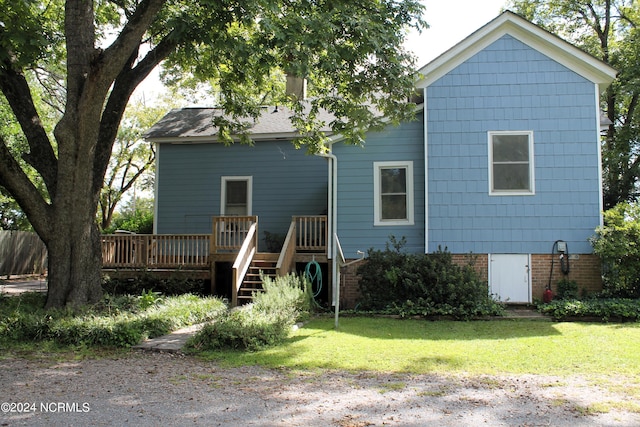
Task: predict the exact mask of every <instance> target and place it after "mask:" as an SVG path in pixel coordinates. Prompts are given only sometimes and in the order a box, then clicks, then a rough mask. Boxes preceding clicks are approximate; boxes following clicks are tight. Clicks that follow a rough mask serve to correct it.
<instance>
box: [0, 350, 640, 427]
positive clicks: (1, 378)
mask: <svg viewBox="0 0 640 427" xmlns="http://www.w3.org/2000/svg"><path fill="white" fill-rule="evenodd" d="M607 384H608V385H609V386H607V387H600V386H598V385H595V384H593V383H591V382H588V381H586V380H584V379H581V378H577V377H576V378H570V379H567V378H555V377H548V376H532V375H527V376H481V377H468V376H439V375H418V376H411V375H405V374H384V375H380V374H372V373H345V372H335V371H331V372H327V371H317V372H297V371H291V370H288V369H280V370H269V369H263V368H258V367H244V368H234V369H228V368H221V367H219V366H217V365H216V364H215V363H212V362H204V361H200V360H198V359H195V358H192V357H188V356H183V355H179V354H168V353H154V352H139V351H138V352H136V351H133V352H131V354H130V355H127V356H124V357H122V358H120V359H98V360H82V361H78V362H68V361H67V362H55V361H51V360H25V359H16V358H12V359H1V360H0V396H2V397H1V398H0V402H3V404H2V412H1V413H0V425H1V426H20V425H28V426H73V425H75V426H85V425H93V426H108V425H119V426H122V425H135V426H158V425H206V426H342V427H347V426H381V425H385V426H425V425H438V426H472V425H473V426H477V425H489V426H638V425H640V414H638V413H629V412H624V411H622V410H610V411H609V412H607V413H594V412H593V411H590V410H588V409H587V408H594V406H593V405H594V404H606V405H608V406H611V405H612V402H620V401H623V400H625V399H627V397H626V396H625V395H624V394H623V393H624V390H625V388H626V387H628V386H632V387H636V389H637V387H638V385H637V381H635V383H633V384H631V383H629V384H627V383H626V382H625V380H624V379H611V378H608V379H607ZM612 384H615V385H616V386H617V387H611V385H612ZM609 389H612V390H615V391H616V393H617V394H616V393H614V392H612V391H610V390H609ZM636 395H637V392H636ZM11 411H13V412H11Z"/></svg>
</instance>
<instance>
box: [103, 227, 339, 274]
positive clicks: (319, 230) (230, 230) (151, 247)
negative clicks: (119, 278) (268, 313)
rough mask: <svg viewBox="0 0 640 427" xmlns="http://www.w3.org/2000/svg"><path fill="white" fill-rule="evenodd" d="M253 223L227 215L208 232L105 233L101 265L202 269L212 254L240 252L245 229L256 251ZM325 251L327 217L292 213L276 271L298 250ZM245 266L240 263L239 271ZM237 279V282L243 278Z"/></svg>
mask: <svg viewBox="0 0 640 427" xmlns="http://www.w3.org/2000/svg"><path fill="white" fill-rule="evenodd" d="M257 223H258V218H257V217H256V216H226V217H214V218H213V233H212V234H176V235H169V234H105V235H102V237H101V238H102V265H103V267H104V268H149V269H153V268H157V269H170V268H184V267H186V268H206V267H209V266H210V261H211V259H212V255H215V254H237V253H239V252H240V251H241V250H244V249H243V248H242V246H243V243H245V241H246V240H247V239H246V238H247V236H248V235H249V233H252V236H251V237H252V238H251V239H250V240H251V242H252V243H251V245H253V246H251V247H250V248H249V249H248V251H249V252H251V251H253V252H254V253H255V252H257V245H258V243H257V242H258V237H257V236H258V228H257ZM326 249H327V217H326V216H310V215H308V216H294V217H293V218H292V221H291V226H290V229H289V234H288V235H287V238H286V242H285V245H284V247H283V251H282V252H281V256H280V259H279V264H278V267H279V271H280V272H281V273H282V274H287V273H288V272H291V271H292V269H293V267H294V262H295V254H296V253H298V254H299V253H323V252H326ZM224 256H227V255H224ZM240 258H241V257H238V258H237V259H240ZM245 261H246V260H244V261H243V262H245ZM245 267H246V265H245V264H243V265H242V266H241V269H244V268H245ZM238 279H240V282H241V278H240V277H238Z"/></svg>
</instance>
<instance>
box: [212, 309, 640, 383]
mask: <svg viewBox="0 0 640 427" xmlns="http://www.w3.org/2000/svg"><path fill="white" fill-rule="evenodd" d="M638 342H640V324H638V323H626V324H599V323H598V324H596V323H552V322H536V321H487V322H454V321H439V322H429V321H424V320H409V319H407V320H398V319H387V318H363V317H351V318H343V319H341V321H340V328H339V330H337V331H336V330H334V328H333V320H332V319H327V318H317V319H314V320H312V321H310V322H309V323H308V324H306V325H305V327H304V328H301V329H299V330H297V331H295V332H294V333H293V334H292V335H291V336H290V337H289V338H288V339H287V341H286V343H285V344H283V345H280V346H277V347H273V348H269V349H266V350H262V351H256V352H244V353H243V352H235V351H215V352H206V353H202V357H204V358H206V359H211V360H216V361H218V362H220V363H222V364H225V365H228V366H242V365H262V366H265V367H270V368H280V367H287V368H293V369H305V370H314V369H337V370H349V371H361V370H364V371H374V372H408V373H415V374H424V373H467V374H476V375H482V374H489V375H491V374H503V373H510V374H541V373H542V374H547V375H558V376H565V375H571V374H584V375H592V374H593V375H596V374H603V373H606V374H607V375H621V376H627V377H634V376H635V377H636V378H638V377H639V375H640V352H638V351H637V348H638V347H637V346H638V344H637V343H638Z"/></svg>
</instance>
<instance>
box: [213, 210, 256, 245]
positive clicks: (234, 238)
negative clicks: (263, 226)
mask: <svg viewBox="0 0 640 427" xmlns="http://www.w3.org/2000/svg"><path fill="white" fill-rule="evenodd" d="M257 222H258V217H257V216H215V217H213V227H212V230H213V234H212V235H211V253H212V254H217V253H225V252H238V251H239V250H240V247H241V246H242V243H243V242H244V240H245V238H246V237H247V233H248V232H249V228H250V227H251V226H252V225H253V224H257Z"/></svg>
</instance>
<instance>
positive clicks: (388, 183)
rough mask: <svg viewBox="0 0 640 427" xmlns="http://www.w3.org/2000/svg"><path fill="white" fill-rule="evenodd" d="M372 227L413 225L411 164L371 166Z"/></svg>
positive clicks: (391, 163) (386, 163) (395, 163)
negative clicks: (372, 176)
mask: <svg viewBox="0 0 640 427" xmlns="http://www.w3.org/2000/svg"><path fill="white" fill-rule="evenodd" d="M373 175H374V181H373V191H374V225H412V224H413V162H411V161H407V162H375V163H374V164H373Z"/></svg>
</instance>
